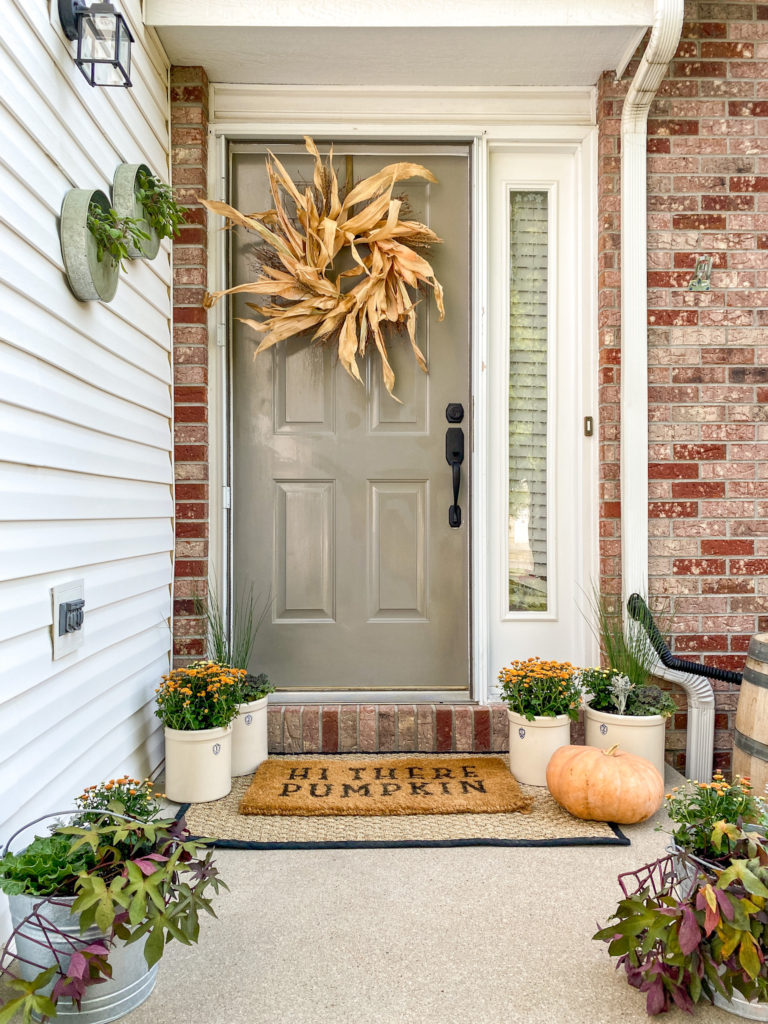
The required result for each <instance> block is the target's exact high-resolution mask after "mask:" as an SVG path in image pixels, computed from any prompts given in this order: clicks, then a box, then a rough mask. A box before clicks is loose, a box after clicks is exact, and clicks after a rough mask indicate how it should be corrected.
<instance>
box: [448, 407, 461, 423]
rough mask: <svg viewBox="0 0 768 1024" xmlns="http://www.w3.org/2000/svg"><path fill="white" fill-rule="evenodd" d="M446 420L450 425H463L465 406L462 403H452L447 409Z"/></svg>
mask: <svg viewBox="0 0 768 1024" xmlns="http://www.w3.org/2000/svg"><path fill="white" fill-rule="evenodd" d="M445 418H446V419H447V420H448V422H449V423H461V421H462V420H463V419H464V406H463V405H462V404H461V402H451V403H449V405H448V406H447V407H446V410H445Z"/></svg>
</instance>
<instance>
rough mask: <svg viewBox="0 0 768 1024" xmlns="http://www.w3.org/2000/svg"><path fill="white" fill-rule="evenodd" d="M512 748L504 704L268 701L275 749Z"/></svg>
mask: <svg viewBox="0 0 768 1024" xmlns="http://www.w3.org/2000/svg"><path fill="white" fill-rule="evenodd" d="M508 749H509V724H508V719H507V709H506V708H505V707H504V705H503V704H491V705H488V706H486V707H479V706H477V705H472V704H279V703H277V702H275V701H274V699H272V700H270V704H269V752H270V753H271V754H293V753H297V754H299V753H305V754H310V753H313V754H316V753H323V754H336V753H347V752H350V753H351V752H357V751H359V752H366V753H379V752H381V753H384V752H392V751H395V752H396V751H404V752H405V751H413V750H423V751H425V752H447V751H463V750H466V751H475V752H477V753H480V752H483V751H486V752H488V751H494V750H497V751H504V750H508Z"/></svg>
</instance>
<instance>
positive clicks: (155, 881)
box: [0, 814, 226, 1024]
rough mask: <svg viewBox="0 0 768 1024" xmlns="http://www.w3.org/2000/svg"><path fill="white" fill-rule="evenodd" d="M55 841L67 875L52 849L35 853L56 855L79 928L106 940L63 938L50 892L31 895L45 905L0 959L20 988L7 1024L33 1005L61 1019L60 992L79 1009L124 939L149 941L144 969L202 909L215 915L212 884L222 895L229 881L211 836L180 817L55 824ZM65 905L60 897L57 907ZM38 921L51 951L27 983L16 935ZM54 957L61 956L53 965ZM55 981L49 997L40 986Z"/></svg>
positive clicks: (193, 926)
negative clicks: (94, 930)
mask: <svg viewBox="0 0 768 1024" xmlns="http://www.w3.org/2000/svg"><path fill="white" fill-rule="evenodd" d="M49 839H50V841H51V842H52V843H53V844H54V845H55V847H56V848H58V845H59V844H65V845H66V848H67V850H68V851H69V854H68V856H69V862H68V864H69V875H68V877H67V878H66V879H63V878H60V877H59V875H60V872H59V868H60V867H61V865H60V863H59V858H58V857H55V858H51V856H50V854H49V853H46V852H45V850H49V849H50V848H51V847H50V846H46V847H45V848H42V847H38V848H37V853H36V856H37V857H38V859H39V860H41V861H42V862H45V861H51V860H52V861H53V863H52V869H55V870H56V872H57V878H59V881H58V888H59V889H66V890H68V891H70V892H71V893H72V894H73V896H74V899H73V901H72V903H71V913H72V915H73V916H76V917H77V918H78V920H79V927H80V932H81V934H82V933H84V932H85V931H86V930H87V929H88V928H89V927H91V926H92V925H96V926H97V927H98V929H99V930H100V931H101V933H102V938H101V939H100V940H98V941H96V942H90V943H89V942H87V941H86V940H85V939H82V940H77V939H75V938H73V937H72V936H67V935H65V933H63V932H61V931H60V930H59V929H58V928H57V927H56V925H55V924H54V923H53V922H52V920H51V919H50V917H49V916H46V914H45V900H46V899H53V897H52V896H46V894H45V893H40V892H34V890H33V893H32V894H33V895H40V896H41V902H40V904H38V905H36V907H35V910H34V911H33V913H32V914H31V915H30V916H29V917H28V918H26V919H25V920H24V921H22V922H21V924H19V925H18V927H17V928H16V929H15V930H14V932H13V934H12V935H11V938H10V939H9V942H8V944H7V945H6V947H5V949H4V950H3V953H2V957H1V958H0V972H1V973H2V974H4V975H6V976H7V977H9V978H10V982H9V986H10V989H11V991H12V992H13V993H14V997H13V998H12V999H10V1000H8V1001H7V1002H6V1003H5V1004H4V1005H2V1006H0V1024H6V1022H8V1021H10V1020H11V1019H12V1018H13V1016H14V1014H16V1013H21V1014H22V1019H23V1020H24V1021H29V1020H31V1014H32V1013H33V1012H35V1013H38V1014H40V1015H42V1016H43V1017H44V1019H46V1020H47V1019H49V1018H50V1017H55V1016H56V1003H57V1002H58V1000H59V999H60V998H62V997H65V998H69V999H71V1000H72V1001H73V1002H74V1003H75V1005H77V1006H78V1008H79V1007H80V1004H81V1002H82V999H83V996H84V995H85V993H86V991H87V989H88V987H89V986H91V985H93V984H96V983H98V982H99V981H100V980H104V979H105V978H108V977H110V976H111V970H112V969H111V966H110V964H109V956H110V952H111V950H112V949H113V948H114V946H115V943H116V942H118V941H120V942H122V943H125V944H131V943H134V942H138V941H139V940H141V939H145V940H146V942H145V946H144V958H145V960H146V963H147V966H148V967H152V966H153V965H154V964H155V963H157V961H158V960H159V959H160V957H161V956H162V955H163V951H164V949H165V946H166V944H167V943H168V942H170V941H171V939H176V940H177V941H179V942H182V943H183V944H184V945H192V944H193V943H195V942H197V940H198V937H199V932H200V925H199V918H200V914H201V913H207V914H210V915H211V916H213V917H215V916H216V915H215V912H214V910H213V907H212V905H211V899H210V897H209V896H208V895H206V892H207V890H209V889H211V890H212V891H213V892H214V893H217V892H219V890H220V889H221V888H226V885H224V883H223V882H222V881H221V880H220V879H219V877H218V870H217V868H216V866H215V864H214V862H213V857H212V851H211V850H209V849H207V848H206V840H201V839H192V838H191V837H190V834H189V831H188V829H187V828H186V824H185V822H184V819H183V818H182V819H179V820H161V821H135V820H126V821H116V820H115V819H114V817H112V816H111V815H109V814H107V815H105V816H104V817H102V818H101V819H100V820H99V821H98V822H96V823H95V824H84V825H70V826H64V825H57V826H55V827H54V831H53V835H52V836H51V837H49ZM35 842H38V840H35ZM33 845H34V844H31V846H30V847H29V848H28V849H27V851H25V854H29V852H30V850H31V849H32V846H33ZM25 854H21V855H19V856H20V857H23V856H24V855H25ZM7 860H8V858H7V857H6V858H4V859H3V862H0V863H2V864H5V862H6V861H7ZM14 863H15V862H14ZM48 873H49V872H48V871H46V870H43V869H42V868H41V869H37V871H36V877H38V876H41V877H43V878H47V875H48ZM25 891H29V890H25ZM57 896H58V890H57ZM60 902H61V900H60V898H59V899H58V905H60ZM32 919H34V925H35V927H36V928H37V929H38V930H39V932H36V934H39V935H42V939H40V940H39V941H38V945H39V946H40V947H41V953H40V954H39V955H40V957H41V959H42V958H43V952H42V951H45V952H47V953H48V954H49V956H48V961H49V962H48V963H39V964H32V966H39V967H40V973H39V974H38V975H37V976H36V977H34V978H32V979H31V981H23V980H22V979H20V978H18V977H16V976H15V975H14V973H13V968H12V960H13V952H12V950H13V940H14V936H15V935H17V934H21V933H22V929H23V928H24V926H25V925H26V924H27V923H28V922H29V921H30V920H32ZM62 937H63V938H65V939H66V942H67V945H68V946H69V948H70V949H72V950H73V952H72V955H71V956H70V957H69V959H68V960H67V959H66V958H61V956H60V953H57V952H56V949H55V947H54V942H55V941H56V940H57V939H60V938H62ZM51 959H53V960H55V964H54V965H53V966H50V960H51ZM54 979H56V980H55V984H54V985H53V989H52V991H51V993H50V997H48V996H47V995H45V994H44V992H43V991H41V990H45V989H46V987H47V986H48V985H50V983H51V982H52V981H53V980H54ZM17 992H20V993H21V994H20V995H16V994H15V993H17Z"/></svg>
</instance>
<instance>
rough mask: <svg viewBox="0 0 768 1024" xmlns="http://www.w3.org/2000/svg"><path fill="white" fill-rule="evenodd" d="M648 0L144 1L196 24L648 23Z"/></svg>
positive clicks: (151, 21) (151, 16)
mask: <svg viewBox="0 0 768 1024" xmlns="http://www.w3.org/2000/svg"><path fill="white" fill-rule="evenodd" d="M651 10H652V0H589V3H584V2H581V3H574V2H573V0H545V2H543V3H542V0H515V2H514V3H510V2H509V0H483V2H482V3H467V0H441V3H440V4H439V5H438V4H436V3H435V0H366V2H364V3H361V2H360V0H333V2H332V3H328V2H323V3H312V4H307V3H306V0H260V2H259V3H258V4H256V3H254V2H253V0H206V3H190V2H189V0H144V19H145V21H146V23H147V25H156V26H158V27H164V26H175V27H180V26H190V27H195V28H205V27H210V28H215V27H230V26H231V27H237V28H246V27H248V26H254V27H256V28H268V27H270V26H271V27H275V28H298V29H301V28H321V27H326V28H335V29H340V28H342V27H343V28H351V27H359V28H392V27H394V28H419V27H423V28H449V27H455V28H470V27H488V28H500V27H502V26H510V27H521V28H523V27H526V28H527V27H530V28H535V27H538V26H542V27H550V28H556V27H568V28H575V27H579V26H590V27H591V26H596V27H609V26H618V27H624V26H632V25H648V24H649V21H650V15H651Z"/></svg>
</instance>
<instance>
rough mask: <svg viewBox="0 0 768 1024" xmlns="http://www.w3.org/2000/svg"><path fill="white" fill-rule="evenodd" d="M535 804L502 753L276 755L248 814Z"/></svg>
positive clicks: (263, 771)
mask: <svg viewBox="0 0 768 1024" xmlns="http://www.w3.org/2000/svg"><path fill="white" fill-rule="evenodd" d="M532 804H533V801H532V800H531V798H530V797H525V796H523V794H522V793H521V792H520V787H519V786H518V784H517V782H516V781H515V779H514V777H513V776H512V775H511V774H510V771H509V768H508V767H507V766H506V764H505V763H504V762H503V761H502V759H501V758H500V757H486V758H475V757H473V756H472V755H471V754H469V755H466V756H464V757H459V758H446V757H410V758H405V759H403V758H387V757H384V758H382V757H381V756H378V757H375V758H374V757H365V756H363V757H359V758H355V759H353V760H346V759H344V760H342V759H339V758H328V757H308V758H305V759H303V760H301V761H295V762H293V763H290V762H286V761H284V760H282V759H281V758H275V757H271V758H269V759H268V760H266V761H265V762H264V763H263V764H261V765H259V767H258V768H257V769H256V773H255V775H254V776H253V781H252V782H251V785H250V788H249V789H248V792H247V793H246V794H245V796H244V797H243V799H242V801H241V802H240V813H241V814H270V815H271V814H290V815H299V816H304V815H311V816H313V817H314V816H316V815H322V816H326V815H327V816H337V815H361V814H362V815H369V814H370V815H376V816H378V815H386V814H510V813H512V812H514V811H522V812H523V813H524V814H528V813H529V812H530V810H531V807H532Z"/></svg>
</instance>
